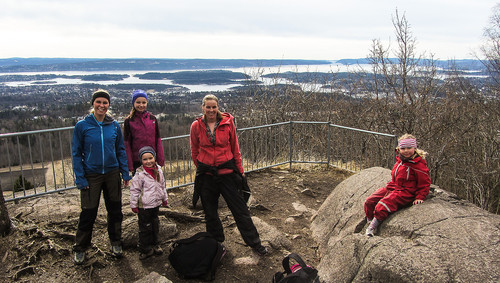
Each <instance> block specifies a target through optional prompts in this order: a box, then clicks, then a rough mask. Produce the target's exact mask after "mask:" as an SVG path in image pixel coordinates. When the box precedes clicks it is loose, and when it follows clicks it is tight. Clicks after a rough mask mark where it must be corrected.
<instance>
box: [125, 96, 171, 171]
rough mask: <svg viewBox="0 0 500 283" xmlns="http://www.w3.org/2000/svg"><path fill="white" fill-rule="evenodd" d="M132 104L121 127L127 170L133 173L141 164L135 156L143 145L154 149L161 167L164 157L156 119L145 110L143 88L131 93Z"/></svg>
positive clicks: (145, 97) (146, 105)
mask: <svg viewBox="0 0 500 283" xmlns="http://www.w3.org/2000/svg"><path fill="white" fill-rule="evenodd" d="M132 106H133V107H132V110H131V111H130V115H129V116H128V117H127V118H126V119H125V122H124V127H123V139H124V142H125V151H126V152H127V163H128V169H129V171H131V172H134V173H135V170H136V169H137V168H138V167H139V166H141V160H139V159H138V157H137V156H138V154H139V149H141V148H142V147H144V146H150V147H152V148H153V149H154V151H155V152H156V162H157V163H158V165H160V166H161V167H163V165H165V157H164V155H163V145H162V143H161V136H160V130H159V129H158V121H157V120H156V117H155V116H153V114H151V113H149V112H148V111H147V107H148V95H147V94H146V92H145V91H144V90H140V89H137V90H134V92H133V93H132Z"/></svg>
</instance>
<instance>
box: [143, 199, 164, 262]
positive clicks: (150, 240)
mask: <svg viewBox="0 0 500 283" xmlns="http://www.w3.org/2000/svg"><path fill="white" fill-rule="evenodd" d="M159 211H160V207H159V206H158V207H155V208H147V209H143V208H139V214H138V217H139V252H141V253H148V252H149V251H150V250H151V249H152V248H153V247H154V246H156V245H158V234H159V233H160V219H158V212H159Z"/></svg>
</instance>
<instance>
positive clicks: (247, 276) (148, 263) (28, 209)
mask: <svg viewBox="0 0 500 283" xmlns="http://www.w3.org/2000/svg"><path fill="white" fill-rule="evenodd" d="M349 175H350V173H348V172H345V171H340V170H336V169H331V168H330V169H325V168H324V167H319V166H316V165H315V166H300V167H294V168H293V169H292V170H288V167H283V168H273V169H266V170H263V171H259V172H251V173H249V174H248V180H249V185H250V188H251V190H252V193H253V198H254V200H252V201H251V202H250V208H251V209H250V210H251V214H252V216H256V217H258V218H260V219H261V220H263V221H264V222H266V223H267V224H270V225H271V226H274V227H275V228H277V229H278V230H280V231H281V232H282V233H284V234H285V235H286V237H287V238H288V239H289V240H290V241H291V243H292V244H291V247H290V248H289V249H288V250H287V249H285V248H282V247H281V248H273V247H272V246H270V245H269V243H266V241H263V244H264V245H265V246H268V247H269V251H270V253H269V254H268V255H266V256H263V257H260V256H258V255H257V254H255V253H254V252H253V251H252V250H251V248H249V247H247V246H245V244H244V243H243V240H242V239H241V236H240V234H239V232H238V231H237V229H236V225H235V224H234V220H233V218H232V216H231V213H230V212H229V211H228V209H227V208H224V207H222V208H220V209H219V215H220V216H221V220H222V222H223V225H224V231H225V235H226V240H225V242H224V245H225V247H226V248H227V254H226V255H225V257H224V258H223V260H222V263H221V265H220V266H219V269H218V270H217V273H216V279H215V281H214V282H271V280H272V277H273V275H274V273H275V272H276V271H280V270H282V267H281V261H282V259H283V257H284V256H286V255H287V254H289V253H290V252H295V253H298V254H299V255H301V256H302V258H303V259H305V260H306V262H307V263H308V264H309V265H312V266H316V265H317V264H318V262H319V255H318V254H317V245H316V243H315V242H314V240H312V238H311V235H310V230H309V224H310V221H311V216H312V215H313V213H314V211H316V210H317V209H318V208H319V207H320V206H321V204H322V203H323V201H324V200H325V199H326V197H327V196H328V195H329V194H330V192H331V191H332V190H333V189H334V188H335V186H336V185H337V184H338V183H340V182H341V181H342V180H344V179H345V178H346V177H348V176H349ZM169 198H170V205H171V208H170V209H164V208H161V210H169V211H174V212H179V213H181V214H182V215H193V216H202V211H200V208H198V209H192V208H189V206H188V203H189V201H187V202H186V200H190V193H189V192H188V190H187V189H186V188H180V189H175V190H171V191H169ZM102 203H103V201H102V200H101V207H100V208H99V215H98V219H97V221H96V224H95V226H94V236H93V240H92V242H93V246H92V248H91V249H90V250H89V251H87V261H86V263H85V264H84V265H82V266H75V265H74V263H73V258H72V252H71V247H72V244H73V241H74V234H75V230H76V224H77V222H78V215H79V211H80V208H79V194H78V191H77V190H71V191H66V192H62V193H57V194H51V195H46V196H42V197H39V198H31V199H27V200H22V201H19V202H18V203H13V202H9V203H8V210H9V215H10V217H11V218H12V219H13V220H14V225H15V226H16V229H15V230H14V231H13V232H12V233H11V234H10V235H8V236H6V237H3V238H0V262H1V264H0V281H1V282H12V281H17V282H73V283H75V282H134V281H136V280H139V279H141V278H143V277H145V276H146V275H148V274H150V273H151V272H153V271H154V272H157V273H159V274H161V275H163V276H165V277H167V278H168V279H170V280H172V281H173V282H199V281H198V280H181V279H179V277H178V276H177V274H176V272H175V270H174V269H173V268H172V267H171V266H170V264H169V261H168V254H169V253H168V250H169V245H170V243H171V242H172V241H173V240H176V239H179V238H186V237H189V236H191V235H193V234H194V233H195V232H198V231H204V229H205V224H204V223H203V222H202V221H185V220H182V219H180V218H174V217H165V216H161V217H160V218H161V225H165V224H167V223H175V224H176V225H177V230H178V233H177V235H176V236H175V237H174V238H171V239H162V242H161V245H162V247H163V250H164V251H165V253H164V254H163V255H160V256H155V257H152V258H149V259H146V260H144V261H140V260H139V258H138V257H139V254H138V251H137V249H136V248H135V247H125V248H124V257H123V258H121V259H115V258H113V257H111V255H110V253H109V241H108V239H107V232H106V210H105V208H104V205H103V204H102ZM199 206H200V205H199ZM304 206H305V207H306V208H307V211H301V210H300V209H298V207H304ZM123 212H124V221H125V220H126V219H128V218H131V217H132V218H134V219H136V215H135V214H133V213H132V212H131V211H130V208H129V206H128V192H127V190H126V189H125V190H124V197H123ZM242 262H243V263H242Z"/></svg>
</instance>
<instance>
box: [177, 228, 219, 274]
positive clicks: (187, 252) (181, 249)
mask: <svg viewBox="0 0 500 283" xmlns="http://www.w3.org/2000/svg"><path fill="white" fill-rule="evenodd" d="M225 254H226V249H225V248H224V246H223V245H221V244H220V243H219V242H217V241H216V240H215V239H214V238H213V237H212V236H211V235H210V234H209V233H207V232H200V233H197V234H195V235H193V236H192V237H190V238H186V239H180V240H177V241H175V242H174V243H173V244H172V247H171V249H170V255H169V256H168V260H169V261H170V264H171V265H172V267H173V268H174V269H175V271H177V273H178V275H179V277H181V278H183V279H190V278H199V279H204V280H207V281H212V280H214V279H215V271H216V270H217V266H218V264H219V263H220V262H221V260H222V257H223V256H224V255H225Z"/></svg>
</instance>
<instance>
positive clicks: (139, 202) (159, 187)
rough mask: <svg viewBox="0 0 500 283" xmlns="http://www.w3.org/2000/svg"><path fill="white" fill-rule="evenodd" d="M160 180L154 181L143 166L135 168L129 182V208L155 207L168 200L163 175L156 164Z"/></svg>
mask: <svg viewBox="0 0 500 283" xmlns="http://www.w3.org/2000/svg"><path fill="white" fill-rule="evenodd" d="M158 173H159V174H160V181H159V182H158V181H156V180H155V179H154V178H153V176H151V175H150V174H149V173H148V172H146V170H144V167H142V166H141V167H139V168H137V171H136V172H135V175H134V177H133V178H132V182H130V208H136V207H137V208H155V207H158V206H160V205H161V204H162V202H164V201H166V200H168V195H167V189H166V188H165V177H164V176H163V171H162V170H161V167H160V166H158Z"/></svg>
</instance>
